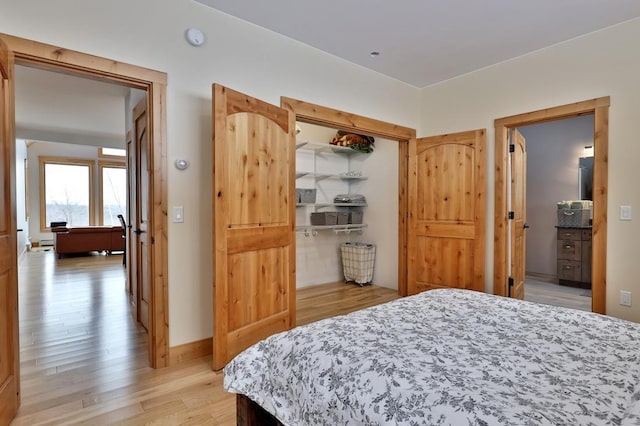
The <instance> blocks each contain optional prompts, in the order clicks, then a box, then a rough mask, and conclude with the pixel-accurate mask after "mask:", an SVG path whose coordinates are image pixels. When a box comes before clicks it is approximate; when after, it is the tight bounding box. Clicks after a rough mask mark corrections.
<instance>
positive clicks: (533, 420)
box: [224, 290, 640, 425]
mask: <svg viewBox="0 0 640 426" xmlns="http://www.w3.org/2000/svg"><path fill="white" fill-rule="evenodd" d="M639 382H640V324H636V323H631V322H627V321H623V320H620V319H616V318H611V317H606V316H601V315H597V314H592V313H588V312H582V311H576V310H571V309H565V308H557V307H552V306H545V305H538V304H534V303H529V302H523V301H519V300H513V299H507V298H502V297H497V296H492V295H487V294H484V293H477V292H471V291H464V290H432V291H428V292H425V293H421V294H419V295H416V296H412V297H407V298H403V299H398V300H395V301H393V302H390V303H387V304H384V305H380V306H376V307H373V308H369V309H365V310H362V311H358V312H354V313H352V314H349V315H344V316H340V317H336V318H330V319H327V320H323V321H318V322H316V323H313V324H309V325H307V326H303V327H298V328H295V329H293V330H291V331H289V332H285V333H280V334H276V335H273V336H271V337H269V338H267V339H265V340H263V341H262V342H259V343H257V344H256V345H254V346H252V347H251V348H249V349H247V350H246V351H244V352H243V353H241V354H240V355H238V356H237V357H236V358H235V359H234V360H232V361H231V362H230V363H229V364H228V365H227V366H226V367H225V369H224V386H225V388H226V389H227V390H228V391H229V392H234V393H242V394H244V395H246V396H248V397H249V398H250V399H252V400H253V401H255V402H256V403H258V404H260V405H261V406H262V407H263V408H264V409H265V410H267V411H269V412H270V413H272V414H273V415H274V416H275V417H277V418H278V419H279V420H280V421H281V422H282V423H284V424H285V425H347V424H348V425H387V424H393V425H498V424H499V425H621V424H622V425H639V424H640V402H639V401H640V383H639Z"/></svg>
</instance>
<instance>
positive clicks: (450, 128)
mask: <svg viewBox="0 0 640 426" xmlns="http://www.w3.org/2000/svg"><path fill="white" fill-rule="evenodd" d="M638 40H640V19H635V20H632V21H628V22H626V23H623V24H620V25H618V26H615V27H611V28H608V29H606V30H602V31H598V32H595V33H592V34H589V35H586V36H583V37H580V38H577V39H574V40H571V41H568V42H566V43H563V44H560V45H556V46H554V47H551V48H547V49H544V50H540V51H538V52H535V53H532V54H530V55H526V56H523V57H520V58H517V59H514V60H511V61H508V62H504V63H502V64H498V65H495V66H492V67H488V68H485V69H482V70H480V71H476V72H474V73H471V74H468V75H465V76H461V77H459V78H455V79H452V80H449V81H446V82H443V83H441V84H437V85H434V86H431V87H428V88H425V89H424V90H423V91H422V107H421V117H422V118H421V129H420V132H419V134H422V135H432V134H441V133H448V132H455V131H460V130H467V129H476V128H487V130H488V132H487V141H488V145H489V146H488V152H487V154H488V156H487V157H488V159H489V162H488V168H487V195H488V196H487V244H486V249H487V259H486V277H487V280H486V281H487V282H486V288H487V291H488V292H492V291H493V282H492V280H493V260H494V259H493V233H494V229H493V221H494V217H493V216H494V177H495V173H494V157H495V154H494V153H495V149H494V148H495V146H494V129H493V124H494V120H495V119H496V118H500V117H506V116H511V115H515V114H521V113H525V112H529V111H534V110H538V109H542V108H548V107H553V106H558V105H564V104H568V103H572V102H577V101H583V100H587V99H593V98H597V97H601V96H611V108H610V117H609V188H608V189H609V200H608V212H609V215H608V217H609V221H608V227H607V313H608V314H610V315H614V316H618V317H622V318H627V319H630V320H635V321H640V309H638V307H637V306H634V307H623V306H620V305H619V304H618V299H619V298H618V293H619V291H620V290H628V291H632V292H634V293H635V295H636V299H637V298H638V297H640V280H638V277H640V262H638V259H637V255H636V254H635V253H637V251H638V237H639V236H640V222H639V221H638V220H637V219H635V220H633V221H630V222H622V221H620V220H619V219H618V209H619V206H620V205H631V206H635V207H636V208H637V207H638V206H640V191H638V190H637V182H638V181H639V180H640V169H638V167H637V161H638V158H640V144H638V143H637V138H638V136H637V134H638V128H637V122H638V111H640V84H638V76H639V75H640V49H638V46H637V41H638ZM634 303H635V304H636V305H637V303H638V302H634Z"/></svg>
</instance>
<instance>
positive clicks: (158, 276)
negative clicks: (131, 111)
mask: <svg viewBox="0 0 640 426" xmlns="http://www.w3.org/2000/svg"><path fill="white" fill-rule="evenodd" d="M0 39H2V40H3V41H4V42H5V43H7V45H8V46H9V48H10V49H11V50H13V52H14V55H15V63H16V64H20V65H27V66H31V67H36V68H40V69H45V70H53V71H56V72H62V73H65V74H69V75H73V76H78V77H84V78H91V79H95V80H99V81H104V82H109V83H116V84H120V85H124V86H127V87H131V88H136V89H140V90H145V91H146V92H147V99H148V110H147V112H148V114H149V129H148V131H149V138H150V139H149V140H150V141H151V143H150V153H149V154H150V159H151V161H152V162H153V163H152V171H151V179H150V185H151V190H150V194H151V212H150V214H151V218H150V220H151V226H150V235H149V237H150V241H151V247H152V249H151V250H152V254H151V256H150V257H151V259H150V265H149V266H150V275H151V277H152V283H151V305H152V307H151V309H150V311H151V312H150V316H151V318H150V321H149V323H150V330H149V358H150V360H151V366H152V367H154V368H159V367H165V366H167V365H168V364H169V357H168V354H169V318H168V314H169V309H168V303H169V295H168V282H167V277H168V262H167V260H168V254H167V235H168V223H167V215H166V211H167V192H168V191H167V158H166V157H167V154H166V153H167V140H166V128H167V123H166V115H167V114H166V84H167V75H166V73H163V72H160V71H154V70H150V69H147V68H143V67H139V66H136V65H130V64H126V63H123V62H118V61H114V60H110V59H107V58H101V57H98V56H94V55H89V54H86V53H82V52H77V51H73V50H69V49H65V48H61V47H57V46H53V45H49V44H45V43H40V42H37V41H33V40H27V39H23V38H20V37H15V36H12V35H8V34H2V33H0Z"/></svg>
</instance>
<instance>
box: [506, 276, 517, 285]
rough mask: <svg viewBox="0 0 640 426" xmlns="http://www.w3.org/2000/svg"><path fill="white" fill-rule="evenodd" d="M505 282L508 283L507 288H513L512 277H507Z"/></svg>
mask: <svg viewBox="0 0 640 426" xmlns="http://www.w3.org/2000/svg"><path fill="white" fill-rule="evenodd" d="M507 281H508V283H509V287H513V286H514V284H515V281H514V280H513V278H512V277H509V279H508V280H507Z"/></svg>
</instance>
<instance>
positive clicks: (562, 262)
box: [557, 227, 591, 288]
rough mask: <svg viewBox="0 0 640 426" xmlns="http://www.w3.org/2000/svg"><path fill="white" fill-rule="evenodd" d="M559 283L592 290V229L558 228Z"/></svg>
mask: <svg viewBox="0 0 640 426" xmlns="http://www.w3.org/2000/svg"><path fill="white" fill-rule="evenodd" d="M557 261H558V282H559V283H560V284H562V285H569V286H573V287H583V288H591V228H568V227H558V234H557Z"/></svg>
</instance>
